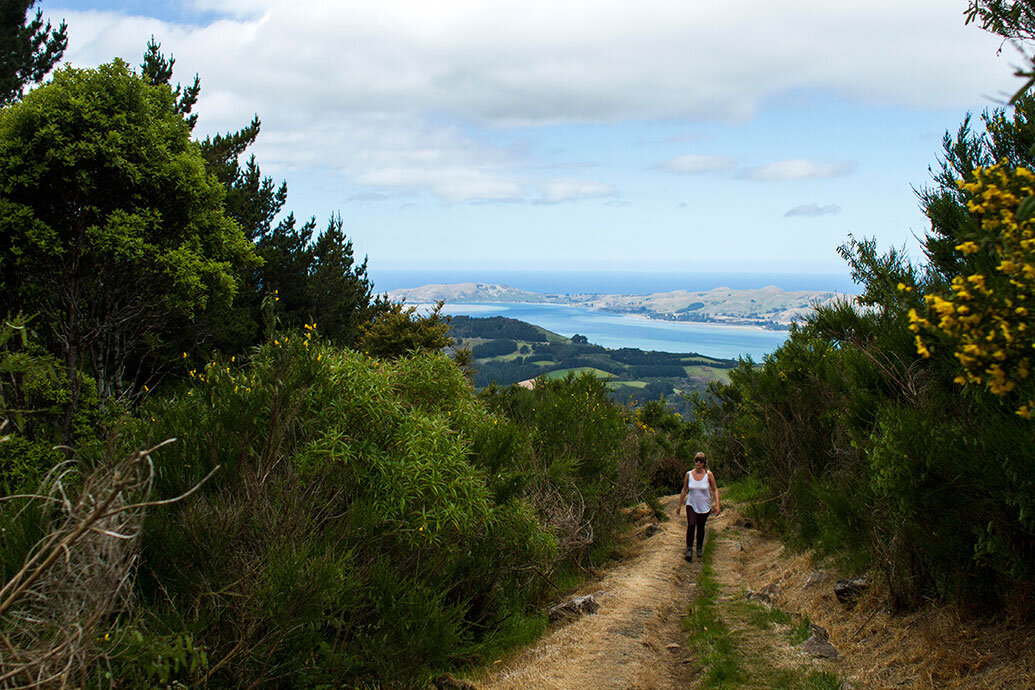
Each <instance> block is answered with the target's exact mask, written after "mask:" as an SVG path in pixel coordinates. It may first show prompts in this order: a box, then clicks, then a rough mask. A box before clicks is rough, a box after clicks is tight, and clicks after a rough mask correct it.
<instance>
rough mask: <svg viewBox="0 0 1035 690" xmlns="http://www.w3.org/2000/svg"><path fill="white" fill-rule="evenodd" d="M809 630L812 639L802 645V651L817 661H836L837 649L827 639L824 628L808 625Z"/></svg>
mask: <svg viewBox="0 0 1035 690" xmlns="http://www.w3.org/2000/svg"><path fill="white" fill-rule="evenodd" d="M809 628H810V629H811V630H812V637H810V638H809V639H807V640H805V642H803V643H802V645H801V649H802V651H804V652H805V653H806V654H808V655H809V656H814V657H816V658H817V659H836V658H837V657H839V656H840V654H838V653H837V648H836V647H834V645H832V644H830V641H829V640H828V639H827V631H826V629H825V628H823V627H821V626H818V625H809Z"/></svg>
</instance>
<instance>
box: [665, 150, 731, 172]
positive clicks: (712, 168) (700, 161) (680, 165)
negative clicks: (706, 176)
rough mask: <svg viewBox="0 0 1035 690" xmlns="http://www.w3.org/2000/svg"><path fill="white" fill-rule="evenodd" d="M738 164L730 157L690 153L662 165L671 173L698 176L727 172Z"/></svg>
mask: <svg viewBox="0 0 1035 690" xmlns="http://www.w3.org/2000/svg"><path fill="white" fill-rule="evenodd" d="M736 163H737V161H736V159H734V158H731V157H729V156H703V155H698V154H693V153H690V154H687V155H685V156H677V157H676V158H673V159H672V160H669V161H665V162H664V163H662V164H661V168H662V169H663V170H668V171H669V172H676V173H686V174H688V175H698V174H701V173H709V172H725V171H727V170H730V169H732V168H733V166H734V165H736Z"/></svg>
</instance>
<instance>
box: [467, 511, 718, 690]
mask: <svg viewBox="0 0 1035 690" xmlns="http://www.w3.org/2000/svg"><path fill="white" fill-rule="evenodd" d="M676 498H677V497H676V496H669V497H668V498H667V499H664V500H663V501H662V503H663V505H664V506H665V509H666V510H667V511H668V512H669V513H670V514H671V512H672V511H673V510H674V509H675V500H676ZM726 520H727V516H726V515H725V514H724V515H721V516H718V517H712V518H711V519H709V520H708V527H709V532H712V529H722V528H723V527H724V525H725V522H726ZM660 527H661V530H660V531H659V532H658V533H656V534H655V535H654V536H652V537H649V538H645V539H641V540H640V544H639V549H640V550H639V553H637V554H636V555H635V556H634V557H633V558H630V559H628V560H626V561H623V562H622V563H620V564H618V565H616V566H615V567H613V568H612V569H610V570H609V571H608V572H607V573H606V575H605V576H604V577H603V578H602V579H601V580H598V581H596V582H594V583H593V584H592V585H589V586H588V587H587V588H586V589H585V590H583V591H581V592H579V594H591V593H594V592H596V593H598V594H597V596H598V601H599V602H600V610H599V611H598V612H597V613H596V614H593V615H587V616H582V617H581V618H579V619H577V620H575V621H573V622H571V623H568V624H564V625H560V626H558V627H557V628H555V629H553V630H551V631H550V632H549V633H547V634H546V635H545V636H544V637H543V638H542V639H541V640H539V642H537V643H536V644H534V645H533V646H531V647H530V648H528V649H527V650H525V651H523V652H521V653H520V654H519V655H517V656H516V657H514V658H512V659H509V660H507V661H505V662H502V663H499V664H497V665H496V666H495V667H494V668H493V669H492V670H491V671H490V673H489V675H488V676H486V677H485V678H482V679H479V680H478V682H477V685H478V687H479V688H496V689H499V690H504V689H510V688H513V689H517V688H522V689H524V688H558V689H560V688H564V689H565V690H569V689H570V688H621V689H622V690H626V689H629V688H642V689H646V688H658V689H659V690H664V689H666V688H685V687H686V686H687V685H688V683H689V682H690V679H691V678H692V676H693V674H694V664H693V663H692V662H693V659H692V658H690V657H689V655H688V653H687V651H686V649H685V648H684V646H683V645H684V639H685V633H684V632H683V631H682V628H681V626H680V620H681V618H682V616H683V614H684V613H685V611H686V609H687V605H688V603H689V601H690V598H691V597H692V596H693V594H694V583H695V581H696V579H697V573H698V571H699V569H700V565H699V563H698V562H697V561H696V560H695V561H694V563H692V564H689V563H687V562H685V561H684V560H683V548H684V539H685V530H686V523H685V522H684V521H683V518H682V517H679V518H676V517H675V516H674V515H673V516H672V519H671V520H668V521H666V522H663V523H661V524H660ZM672 645H676V646H672Z"/></svg>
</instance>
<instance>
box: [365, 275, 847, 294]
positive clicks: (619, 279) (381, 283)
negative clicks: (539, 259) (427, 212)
mask: <svg viewBox="0 0 1035 690" xmlns="http://www.w3.org/2000/svg"><path fill="white" fill-rule="evenodd" d="M369 275H370V278H371V279H372V280H373V281H374V289H375V290H376V291H377V292H387V291H389V290H401V289H404V288H415V287H420V286H421V285H432V284H450V283H488V284H493V285H509V286H511V287H515V288H518V289H520V290H528V291H530V292H541V293H545V294H571V293H598V294H611V295H644V294H649V293H652V292H668V291H671V290H691V291H696V290H711V289H712V288H717V287H728V288H733V289H735V290H749V289H753V288H763V287H767V286H769V285H775V286H776V287H778V288H782V289H784V290H834V291H836V292H841V293H846V294H853V293H857V292H858V291H859V290H858V288H857V287H856V286H855V284H854V283H853V282H852V280H851V277H850V276H849V275H848V274H847V273H844V274H841V273H714V272H711V273H710V272H701V271H683V272H674V271H517V270H501V269H493V268H486V269H474V268H471V269H456V270H445V269H423V270H398V269H381V270H377V269H374V268H371V269H370V271H369Z"/></svg>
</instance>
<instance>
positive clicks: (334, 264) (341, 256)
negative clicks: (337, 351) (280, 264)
mask: <svg viewBox="0 0 1035 690" xmlns="http://www.w3.org/2000/svg"><path fill="white" fill-rule="evenodd" d="M308 291H309V305H308V306H309V314H310V318H311V319H313V320H315V321H316V322H317V324H318V325H319V328H320V334H321V335H324V336H326V337H328V338H330V339H331V340H332V341H333V342H335V343H337V344H339V345H349V346H353V345H355V344H356V343H357V342H358V340H359V337H360V327H361V326H362V325H363V324H365V323H366V322H367V321H368V320H369V319H370V316H371V314H370V301H371V296H372V292H373V285H372V284H371V282H370V280H369V279H368V278H367V260H366V259H365V258H364V259H363V263H361V264H356V261H355V257H354V256H353V252H352V240H350V239H348V238H347V237H346V236H345V231H344V229H343V223H342V220H341V216H340V215H334V216H331V219H330V221H329V222H328V223H327V229H326V230H324V231H323V232H322V233H320V236H319V237H317V238H316V242H315V244H314V245H313V265H312V269H311V273H310V275H309V283H308Z"/></svg>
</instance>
